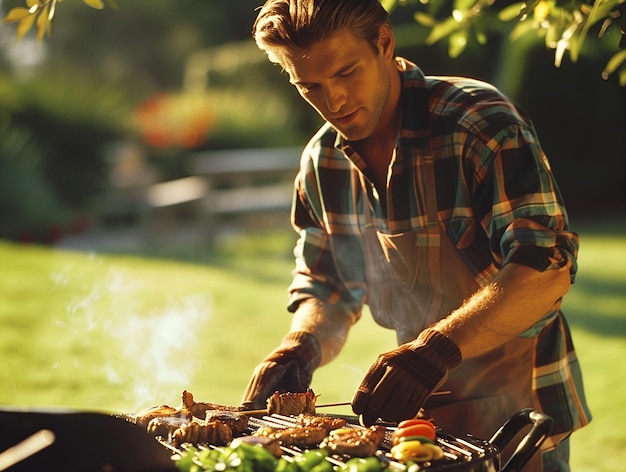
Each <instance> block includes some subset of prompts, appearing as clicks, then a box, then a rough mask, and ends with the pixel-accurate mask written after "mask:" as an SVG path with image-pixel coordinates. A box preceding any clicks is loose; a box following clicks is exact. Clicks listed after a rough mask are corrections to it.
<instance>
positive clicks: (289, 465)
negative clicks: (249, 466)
mask: <svg viewBox="0 0 626 472" xmlns="http://www.w3.org/2000/svg"><path fill="white" fill-rule="evenodd" d="M299 471H300V469H299V468H298V464H296V463H295V462H292V461H288V460H287V459H285V458H283V457H281V458H280V459H278V462H277V463H276V468H275V469H274V472H299Z"/></svg>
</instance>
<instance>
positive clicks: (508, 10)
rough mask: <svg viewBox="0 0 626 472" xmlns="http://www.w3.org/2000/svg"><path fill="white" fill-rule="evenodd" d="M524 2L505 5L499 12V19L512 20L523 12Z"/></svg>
mask: <svg viewBox="0 0 626 472" xmlns="http://www.w3.org/2000/svg"><path fill="white" fill-rule="evenodd" d="M523 5H524V4H523V3H513V4H511V5H508V6H506V7H504V8H503V9H502V10H500V11H499V12H498V19H499V20H500V21H511V20H512V19H514V18H517V17H518V16H520V14H521V12H522V7H523Z"/></svg>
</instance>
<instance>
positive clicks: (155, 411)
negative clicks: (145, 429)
mask: <svg viewBox="0 0 626 472" xmlns="http://www.w3.org/2000/svg"><path fill="white" fill-rule="evenodd" d="M132 418H133V420H134V421H135V423H137V424H139V425H142V426H147V425H148V423H150V421H151V420H152V419H154V418H184V419H191V418H190V417H189V413H188V412H186V411H184V410H181V409H179V408H173V407H171V406H167V405H161V406H153V407H150V408H146V409H144V410H141V411H140V412H139V413H137V414H135V415H133V416H132Z"/></svg>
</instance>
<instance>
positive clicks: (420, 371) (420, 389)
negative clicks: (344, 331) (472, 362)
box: [352, 329, 461, 426]
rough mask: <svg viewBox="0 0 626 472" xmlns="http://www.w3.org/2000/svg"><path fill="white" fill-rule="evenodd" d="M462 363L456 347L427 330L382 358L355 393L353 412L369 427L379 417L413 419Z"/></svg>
mask: <svg viewBox="0 0 626 472" xmlns="http://www.w3.org/2000/svg"><path fill="white" fill-rule="evenodd" d="M460 363H461V351H460V350H459V348H458V346H457V345H456V344H454V343H453V342H452V341H451V340H450V339H448V338H447V337H446V336H444V335H443V334H441V333H439V332H438V331H435V330H431V329H427V330H424V331H423V332H422V333H421V334H420V335H419V337H418V338H417V339H416V340H415V341H412V342H409V343H406V344H403V345H402V346H400V347H398V348H397V349H394V350H393V351H390V352H387V353H384V354H381V355H380V356H378V358H377V359H376V362H374V364H373V365H372V367H370V369H369V371H368V372H367V374H366V375H365V377H364V378H363V381H362V382H361V385H360V386H359V388H358V390H357V391H356V393H355V394H354V398H353V399H352V410H353V411H354V413H356V414H357V415H361V422H362V423H363V424H364V425H365V426H371V425H372V424H374V423H375V422H376V420H378V419H379V418H380V419H382V420H384V421H394V422H399V421H402V420H405V419H408V418H413V417H415V416H416V415H417V413H418V412H419V410H420V408H421V407H422V405H423V404H424V401H425V400H426V399H427V398H428V396H429V395H430V394H431V393H432V392H433V391H435V390H436V389H437V388H439V387H440V386H441V385H442V384H443V383H444V382H445V380H446V378H447V377H448V371H450V370H452V369H454V368H455V367H457V366H458V365H459V364H460Z"/></svg>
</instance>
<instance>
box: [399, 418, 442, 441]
mask: <svg viewBox="0 0 626 472" xmlns="http://www.w3.org/2000/svg"><path fill="white" fill-rule="evenodd" d="M408 436H425V437H427V438H428V439H431V440H433V441H434V440H435V438H436V436H437V434H436V432H435V427H434V426H433V425H432V424H423V423H421V424H413V425H410V426H406V427H404V428H398V429H396V430H395V431H394V432H393V434H392V435H391V437H392V439H393V441H394V443H395V442H398V441H399V440H400V438H402V437H408Z"/></svg>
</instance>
